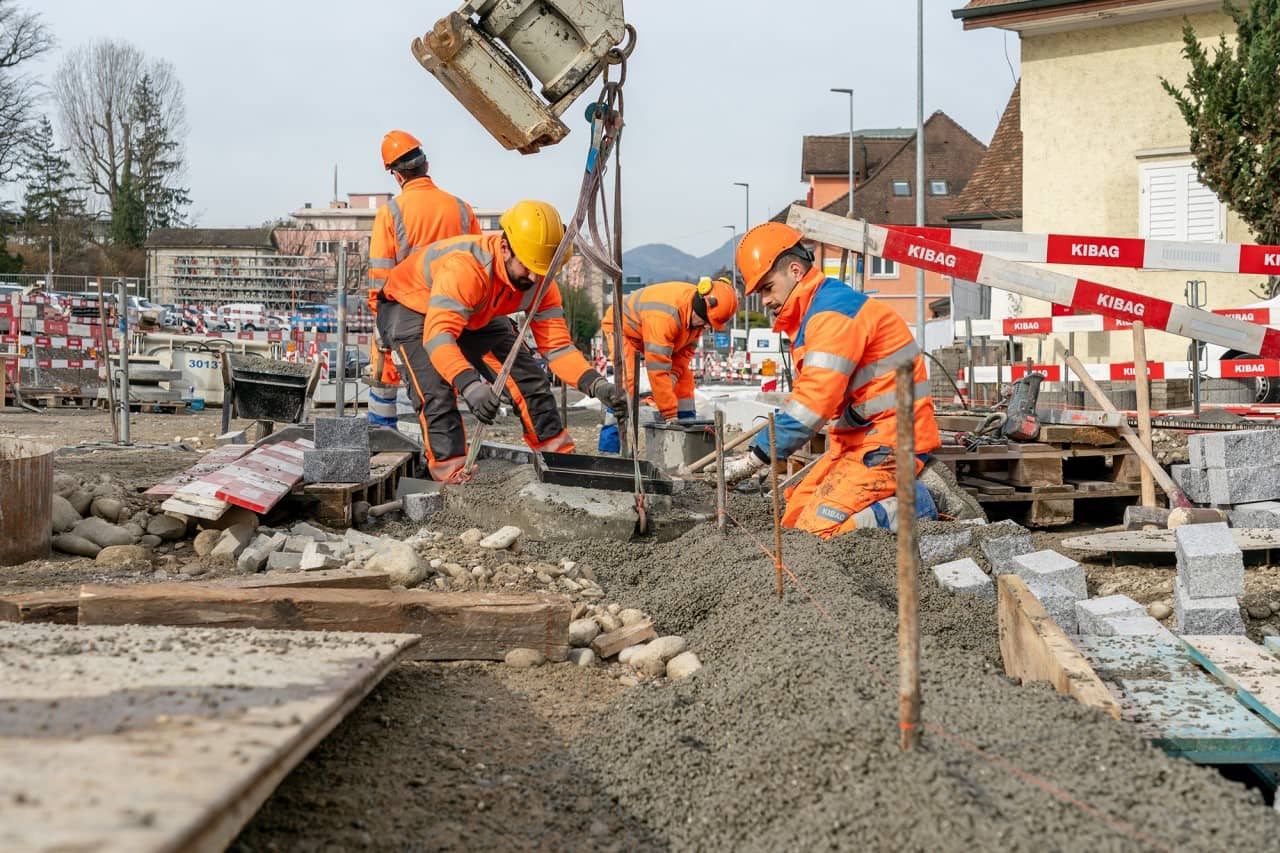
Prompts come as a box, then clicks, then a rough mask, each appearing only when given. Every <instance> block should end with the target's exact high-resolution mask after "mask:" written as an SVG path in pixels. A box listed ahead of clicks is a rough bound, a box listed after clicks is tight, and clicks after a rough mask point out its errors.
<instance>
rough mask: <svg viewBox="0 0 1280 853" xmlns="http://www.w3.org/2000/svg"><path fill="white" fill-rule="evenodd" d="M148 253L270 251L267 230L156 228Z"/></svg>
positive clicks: (271, 242)
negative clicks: (174, 250) (169, 250)
mask: <svg viewBox="0 0 1280 853" xmlns="http://www.w3.org/2000/svg"><path fill="white" fill-rule="evenodd" d="M146 248H148V249H274V248H276V241H275V237H273V236H272V230H271V229H270V228H157V229H156V230H155V231H152V232H151V233H150V234H148V235H147V243H146Z"/></svg>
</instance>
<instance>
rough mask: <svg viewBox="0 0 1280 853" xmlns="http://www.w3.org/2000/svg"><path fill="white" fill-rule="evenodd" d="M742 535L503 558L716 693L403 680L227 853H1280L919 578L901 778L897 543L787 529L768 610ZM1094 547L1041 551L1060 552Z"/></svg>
mask: <svg viewBox="0 0 1280 853" xmlns="http://www.w3.org/2000/svg"><path fill="white" fill-rule="evenodd" d="M596 423H597V421H596V415H595V414H594V413H587V412H582V413H575V415H574V416H573V418H572V426H571V430H572V432H573V434H574V436H575V439H576V440H577V441H578V443H579V445H580V446H581V447H584V448H585V447H590V446H594V441H595V432H596ZM238 426H239V425H238ZM133 430H134V439H135V441H138V442H140V443H155V444H166V445H167V444H171V443H173V442H175V440H176V439H178V440H180V441H181V443H183V444H186V445H188V446H191V447H204V448H206V449H207V448H209V447H211V446H213V441H212V438H213V436H214V435H215V434H216V432H218V431H220V422H219V413H218V412H217V411H216V410H215V411H212V412H206V413H202V414H192V415H178V416H166V415H137V416H135V419H134V421H133ZM0 435H16V436H20V437H23V438H32V439H37V440H44V441H47V442H49V443H53V444H56V445H58V446H60V447H68V446H70V445H74V444H76V443H78V442H83V441H90V442H91V441H101V440H103V439H104V438H109V435H110V430H109V422H108V421H107V419H106V416H105V414H102V413H97V412H91V413H78V412H77V413H69V414H64V413H61V412H59V413H56V414H49V415H25V414H23V415H13V414H3V415H0ZM490 436H491V437H492V438H494V439H495V440H501V441H508V442H511V443H518V442H519V427H518V424H515V423H513V422H512V420H511V419H507V420H506V421H505V422H504V423H502V424H501V425H500V427H499V428H498V429H496V430H493V431H491V433H490ZM198 457H199V453H198V452H196V451H194V450H192V451H185V450H174V449H158V448H151V449H137V450H130V451H124V450H95V451H93V452H89V453H74V454H69V455H60V456H58V457H57V458H56V460H55V468H56V470H57V471H59V472H64V473H73V474H76V475H77V476H80V477H82V478H88V477H101V476H103V475H106V476H109V477H112V478H114V479H115V480H116V481H118V482H121V483H124V484H126V485H127V486H128V488H129V489H130V490H131V491H133V492H135V493H136V492H138V491H141V490H142V489H145V488H146V487H149V486H150V485H152V484H153V483H154V482H156V481H158V480H159V479H162V478H163V477H165V476H167V475H168V474H169V473H171V472H174V471H177V470H180V469H182V468H184V467H186V466H187V465H189V464H191V463H192V462H193V461H195V460H196V459H197V458H198ZM492 476H495V477H502V476H504V475H503V473H502V472H501V471H500V470H497V471H495V472H494V473H493V474H492ZM135 499H136V500H137V501H138V505H139V506H142V505H144V503H145V499H143V498H141V497H136V498H135ZM730 511H731V513H732V514H733V517H734V518H735V519H736V522H740V523H741V524H743V525H745V526H746V527H745V528H741V527H736V526H731V530H730V532H729V533H728V534H727V535H724V536H721V535H719V534H716V533H715V532H714V531H712V530H711V529H710V528H705V529H704V528H699V529H696V530H694V531H693V532H691V533H689V534H686V535H685V536H684V537H682V538H680V539H678V540H676V541H674V542H671V543H666V544H662V545H659V544H655V543H648V542H643V541H639V542H632V543H616V542H606V541H599V540H583V541H580V542H574V543H567V544H566V543H538V542H530V543H528V544H527V547H526V552H525V554H523V555H521V556H520V557H518V558H512V559H513V560H514V561H515V562H517V563H520V564H522V565H523V564H524V563H527V562H529V561H537V560H546V561H555V560H558V559H564V558H568V559H574V560H577V561H579V562H580V563H581V564H582V565H584V566H586V567H588V568H590V569H591V570H592V571H593V572H594V574H595V576H596V577H597V578H598V579H599V581H600V583H601V586H602V587H604V589H605V591H606V593H607V596H608V599H607V600H609V601H614V602H618V603H619V604H621V605H622V606H624V607H639V608H643V609H644V610H645V611H646V612H648V613H651V614H653V615H654V616H655V618H656V619H657V620H658V623H659V625H658V627H659V629H660V633H663V634H668V633H675V634H680V635H682V636H684V637H686V638H687V639H688V640H689V643H690V647H691V649H693V650H694V651H695V652H696V653H697V654H698V655H699V657H700V658H701V659H702V660H703V662H704V664H705V665H706V667H707V668H706V670H704V671H703V672H702V673H700V674H698V675H697V676H695V677H694V678H692V679H690V680H688V681H685V682H679V683H669V682H667V681H666V680H665V679H659V680H656V681H653V680H641V681H640V682H639V683H638V684H636V683H634V681H633V677H634V675H635V673H634V672H633V671H631V670H630V669H629V668H625V667H623V666H622V665H620V664H616V663H609V664H607V665H599V666H595V667H589V668H580V667H577V666H574V665H572V664H569V663H565V664H557V665H549V666H544V667H540V668H536V669H529V670H520V669H512V668H509V667H506V666H503V665H498V664H451V665H441V664H429V663H406V664H402V665H401V666H399V667H398V668H397V669H396V670H394V671H393V672H392V674H391V675H390V676H389V677H388V678H387V679H386V680H385V681H384V682H383V683H382V684H381V685H380V686H379V687H378V688H376V689H375V691H374V692H373V694H372V695H371V696H370V697H369V699H368V700H367V701H365V702H364V703H363V704H361V705H360V706H359V707H358V708H356V709H355V711H354V712H352V714H351V715H350V716H349V717H348V718H347V719H346V720H345V721H344V722H343V723H342V724H340V725H339V727H338V728H337V729H335V731H334V732H333V733H332V734H331V735H330V736H329V737H328V738H326V739H325V740H324V741H323V742H322V743H321V744H320V746H319V747H317V749H316V750H314V751H313V753H312V754H311V755H310V756H309V757H308V758H307V759H306V760H305V761H304V762H303V763H302V764H300V765H299V766H298V768H296V769H295V771H294V772H293V773H291V774H290V775H289V777H287V778H286V779H285V781H284V782H283V783H282V784H281V786H280V787H279V788H278V789H277V791H276V792H275V794H274V795H273V796H272V797H271V799H270V800H269V801H268V802H267V803H266V805H265V806H264V807H263V808H262V810H261V811H260V812H259V813H258V815H257V816H256V817H254V819H253V820H252V821H250V823H249V824H248V825H247V826H246V828H245V829H244V831H243V832H242V834H241V835H240V837H239V838H238V839H237V841H236V842H235V844H234V845H233V849H235V850H240V851H263V850H273V851H274V850H317V851H320V850H325V851H328V850H348V849H373V850H383V849H392V850H462V849H520V850H550V849H557V850H560V849H600V850H633V849H636V850H666V849H680V850H684V849H711V848H717V849H723V848H731V847H732V848H740V849H745V850H765V849H780V848H788V849H791V848H816V847H824V848H830V849H855V848H856V849H887V848H895V849H911V850H915V849H920V850H923V849H957V850H958V849H975V848H976V849H990V848H995V847H1000V848H1020V849H1032V848H1043V847H1049V848H1060V849H1091V850H1094V849H1100V850H1121V849H1135V848H1154V849H1162V848H1163V849H1192V850H1220V849H1230V848H1238V849H1264V848H1268V847H1272V846H1275V842H1274V841H1273V839H1274V838H1276V837H1277V835H1276V833H1277V830H1280V820H1277V819H1276V817H1275V815H1274V813H1273V812H1272V811H1271V810H1270V809H1269V808H1267V807H1266V806H1264V805H1263V803H1262V799H1261V796H1260V795H1259V794H1258V792H1256V791H1253V790H1250V789H1247V788H1245V787H1244V786H1243V785H1240V784H1238V783H1235V782H1231V781H1228V780H1226V779H1225V778H1223V777H1222V776H1221V775H1219V774H1218V773H1216V772H1215V771H1213V770H1212V769H1208V768H1201V767H1196V766H1194V765H1191V764H1189V763H1187V762H1184V761H1178V760H1174V759H1170V758H1168V757H1166V756H1164V755H1163V753H1161V752H1159V751H1158V750H1156V749H1154V748H1152V747H1151V746H1149V745H1148V744H1147V743H1146V742H1145V741H1143V740H1142V739H1141V738H1139V737H1138V736H1137V735H1136V734H1135V733H1134V732H1133V731H1132V730H1130V729H1129V728H1127V727H1125V726H1123V725H1120V724H1118V723H1115V722H1114V721H1112V720H1110V719H1109V718H1105V717H1102V716H1100V715H1099V714H1097V713H1096V712H1093V711H1090V710H1088V709H1086V708H1083V707H1082V706H1079V705H1078V704H1076V703H1074V702H1073V701H1070V700H1067V699H1063V698H1062V697H1059V696H1057V695H1056V694H1053V693H1052V692H1050V691H1047V690H1043V689H1036V688H1021V687H1016V686H1014V685H1012V684H1010V683H1009V682H1008V680H1007V679H1005V678H1004V677H1003V676H1002V675H1001V669H1000V662H999V653H998V647H997V644H996V626H995V612H994V606H993V605H988V604H985V603H974V602H971V601H961V600H959V599H957V598H955V597H953V596H950V595H949V594H945V593H942V592H940V591H938V590H937V589H936V586H935V585H934V584H933V582H932V578H931V576H928V575H922V577H921V602H920V605H921V624H922V633H923V662H924V674H923V680H924V694H925V697H926V705H925V719H926V721H927V722H929V723H930V724H931V725H932V726H935V727H937V728H935V729H931V730H929V731H927V732H926V733H925V735H924V742H923V748H922V749H921V750H919V751H918V752H916V753H913V754H911V755H903V754H902V753H900V752H899V750H898V748H897V736H898V733H897V728H896V722H895V721H896V708H897V699H896V691H895V689H894V685H895V684H896V672H895V666H894V661H895V649H896V639H895V631H894V614H895V612H896V610H895V609H896V594H895V586H894V571H895V570H894V563H893V550H894V544H893V541H894V540H893V537H892V536H891V535H888V534H886V533H883V532H881V531H865V532H859V533H857V534H853V535H851V536H847V537H842V538H841V539H839V540H836V541H835V542H833V543H828V544H823V543H819V542H818V541H817V540H815V539H813V538H812V537H809V536H807V535H805V534H800V533H795V532H792V531H788V532H787V534H786V535H785V536H784V554H785V555H786V560H787V564H788V567H789V568H790V569H791V570H792V571H794V572H795V575H796V578H797V579H798V581H799V584H802V585H803V588H802V587H801V586H800V585H799V584H797V583H791V582H789V583H788V585H787V589H786V594H785V596H784V599H783V601H782V602H778V601H777V600H776V599H775V598H774V594H773V576H774V568H773V565H772V563H771V561H770V560H768V559H767V558H766V557H765V556H764V555H763V553H762V552H761V550H760V548H761V546H760V543H759V542H758V541H757V539H758V538H761V537H764V538H767V531H768V529H769V528H768V523H769V522H768V517H769V516H768V507H767V505H765V504H764V503H763V502H762V501H761V500H760V498H759V497H756V496H735V497H734V499H733V501H732V504H731V507H730ZM499 513H500V508H495V520H494V526H495V527H496V526H498V525H499V524H500V523H501V519H500V517H497V516H498V514H499ZM462 526H464V525H463V522H462V521H461V520H459V519H455V518H452V517H450V516H449V515H448V514H445V515H443V516H441V517H440V518H439V519H438V520H437V521H433V523H432V524H431V525H430V527H431V529H433V530H437V531H440V532H442V533H443V534H444V535H445V537H446V539H447V540H448V541H454V540H456V535H457V533H459V532H460V530H461V528H462ZM409 531H410V528H409V527H407V526H405V525H403V524H401V525H398V526H388V527H386V528H383V529H376V528H375V529H373V530H371V532H375V533H380V532H396V533H397V534H404V533H407V532H409ZM1081 532H1083V531H1082V530H1072V531H1055V532H1052V533H1037V534H1036V536H1035V539H1036V543H1037V545H1038V546H1040V547H1053V546H1054V544H1055V543H1057V542H1060V541H1061V539H1062V538H1064V537H1065V536H1067V535H1079V534H1080V533H1081ZM450 547H457V548H458V549H459V551H458V553H459V554H460V555H466V554H467V552H466V551H465V549H463V548H462V546H460V545H459V546H450ZM166 556H167V557H169V558H171V559H170V561H169V562H168V563H167V564H166V565H167V566H168V567H169V568H168V569H165V568H161V569H159V570H158V571H156V572H154V573H145V572H143V573H139V572H117V573H115V574H112V573H109V572H107V573H104V572H103V571H102V570H101V569H100V568H99V567H96V566H95V564H94V563H93V562H92V561H90V560H86V559H80V558H55V559H53V560H48V561H39V562H37V563H29V564H26V565H24V566H18V567H12V568H5V569H3V570H0V589H9V590H13V589H37V588H49V587H70V586H74V585H75V584H78V583H81V582H86V581H95V582H101V581H109V582H120V583H137V582H149V581H151V580H156V579H175V578H172V577H171V575H172V573H173V571H174V570H175V569H176V568H177V567H178V566H180V565H183V564H184V563H186V562H188V561H189V560H190V559H191V556H190V552H189V551H188V552H187V553H185V554H184V553H183V552H182V550H181V549H179V550H173V551H169V552H167V553H166ZM459 561H460V562H461V557H459ZM1086 566H1087V569H1088V573H1089V586H1090V593H1091V594H1093V595H1100V594H1106V593H1108V592H1116V591H1119V592H1125V593H1126V594H1129V595H1131V596H1133V597H1134V598H1136V599H1137V600H1139V601H1141V602H1143V603H1150V602H1153V601H1168V599H1169V597H1170V596H1171V593H1172V579H1173V568H1172V563H1170V564H1168V565H1167V566H1121V567H1112V566H1111V564H1110V561H1107V562H1106V564H1105V565H1104V564H1102V563H1100V562H1088V563H1086ZM1247 587H1248V590H1249V592H1248V594H1247V595H1246V597H1245V600H1244V601H1245V604H1246V607H1247V606H1248V605H1249V604H1250V603H1251V602H1256V601H1262V602H1270V601H1271V600H1273V599H1274V600H1276V601H1277V602H1278V603H1280V570H1278V569H1276V568H1274V567H1270V566H1266V567H1250V569H1249V572H1248V580H1247ZM819 608H821V609H819ZM1278 609H1280V608H1278ZM1259 612H1260V611H1259ZM1273 623H1275V624H1280V622H1276V616H1275V614H1273V613H1268V615H1267V617H1266V618H1265V619H1263V618H1260V619H1257V620H1253V619H1249V620H1248V624H1249V626H1250V633H1251V635H1254V636H1255V639H1256V636H1257V635H1258V634H1260V633H1261V632H1262V631H1264V630H1268V626H1270V625H1272V624H1273ZM624 679H627V680H624ZM974 748H977V749H979V750H981V753H979V752H975V751H974ZM999 762H1005V763H1006V764H1001V763H999ZM1008 766H1013V767H1016V768H1018V769H1019V770H1021V771H1024V772H1026V773H1029V774H1033V775H1034V776H1035V778H1036V780H1037V781H1036V782H1035V783H1030V782H1028V781H1027V780H1026V779H1025V778H1019V777H1018V776H1016V775H1014V774H1012V773H1011V772H1010V771H1009V769H1008ZM1045 786H1049V787H1051V788H1052V789H1054V790H1060V791H1061V792H1062V796H1054V795H1052V794H1050V793H1048V792H1047V790H1046V787H1045ZM1064 798H1070V799H1072V800H1074V801H1075V802H1077V803H1085V804H1087V806H1088V807H1089V808H1090V809H1094V810H1095V812H1094V813H1092V814H1091V813H1088V812H1085V811H1083V810H1082V809H1081V808H1080V807H1079V805H1077V804H1073V803H1072V802H1068V801H1066V799H1064ZM1099 815H1100V816H1101V817H1099Z"/></svg>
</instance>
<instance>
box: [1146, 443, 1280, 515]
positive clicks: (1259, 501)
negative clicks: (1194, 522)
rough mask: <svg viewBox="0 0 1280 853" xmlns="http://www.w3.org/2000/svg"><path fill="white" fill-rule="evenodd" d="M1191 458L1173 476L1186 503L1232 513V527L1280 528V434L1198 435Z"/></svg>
mask: <svg viewBox="0 0 1280 853" xmlns="http://www.w3.org/2000/svg"><path fill="white" fill-rule="evenodd" d="M1187 453H1188V456H1189V457H1190V464H1187V465H1174V466H1172V467H1171V471H1172V474H1173V479H1174V480H1175V481H1176V482H1177V483H1178V486H1179V487H1180V488H1181V489H1182V491H1183V492H1184V493H1186V495H1187V497H1188V498H1190V499H1191V500H1193V501H1195V502H1196V503H1201V504H1212V505H1213V506H1217V507H1223V508H1233V509H1230V510H1229V512H1228V518H1230V519H1231V524H1232V526H1233V527H1269V528H1280V430H1271V429H1255V430H1241V431H1238V432H1206V433H1200V434H1197V435H1192V436H1190V437H1189V438H1188V439H1187Z"/></svg>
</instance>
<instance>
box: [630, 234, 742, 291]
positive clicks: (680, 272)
mask: <svg viewBox="0 0 1280 853" xmlns="http://www.w3.org/2000/svg"><path fill="white" fill-rule="evenodd" d="M732 261H733V240H732V239H730V240H725V241H724V244H723V245H721V246H720V247H719V248H718V249H715V250H714V251H712V252H709V253H708V254H705V255H703V256H702V257H700V258H698V257H694V256H693V255H690V254H689V253H688V252H683V251H681V250H680V249H677V248H676V247H675V246H669V245H667V244H666V243H649V244H647V245H644V246H636V247H635V248H634V249H631V250H629V251H627V252H624V253H623V254H622V268H623V271H624V273H625V274H626V275H629V276H630V275H638V276H640V278H641V279H643V280H644V282H645V284H649V283H651V282H655V281H697V280H698V279H699V278H700V277H702V276H704V275H709V276H710V275H715V274H716V273H717V272H719V271H720V270H721V269H728V268H729V266H730V264H731V263H732Z"/></svg>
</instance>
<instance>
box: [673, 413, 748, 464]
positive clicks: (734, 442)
mask: <svg viewBox="0 0 1280 853" xmlns="http://www.w3.org/2000/svg"><path fill="white" fill-rule="evenodd" d="M768 427H769V422H768V421H761V422H760V423H758V424H756V425H755V426H753V427H752V428H751V429H749V430H747V431H746V432H743V433H739V434H738V435H736V436H734V437H733V438H732V439H730V440H729V441H726V442H725V443H724V452H725V453H728V452H729V451H730V450H736V449H737V448H739V447H741V446H742V445H744V444H746V443H747V442H748V441H750V440H751V439H753V438H755V437H756V435H758V434H759V433H760V430H762V429H767V428H768ZM715 461H716V452H715V451H714V450H713V451H711V452H710V453H708V454H707V455H706V456H703V457H702V458H701V459H698V460H697V461H696V462H690V463H689V464H688V465H684V466H682V467H681V468H680V470H679V472H678V473H680V474H683V475H688V474H696V473H698V472H699V471H701V470H702V469H703V468H706V467H707V466H708V465H710V464H711V463H712V462H715Z"/></svg>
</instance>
